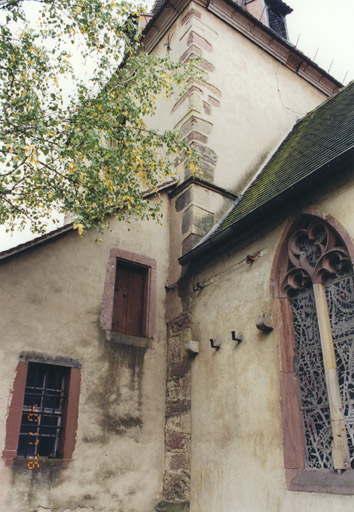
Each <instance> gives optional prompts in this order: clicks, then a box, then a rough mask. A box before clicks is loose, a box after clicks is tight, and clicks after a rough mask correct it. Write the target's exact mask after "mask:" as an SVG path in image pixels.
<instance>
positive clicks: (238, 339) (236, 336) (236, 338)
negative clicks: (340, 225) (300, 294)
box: [231, 331, 243, 347]
mask: <svg viewBox="0 0 354 512" xmlns="http://www.w3.org/2000/svg"><path fill="white" fill-rule="evenodd" d="M231 339H232V340H233V341H236V342H237V345H236V347H237V346H238V345H239V344H240V343H241V341H243V334H242V333H240V332H238V333H237V334H236V331H231Z"/></svg>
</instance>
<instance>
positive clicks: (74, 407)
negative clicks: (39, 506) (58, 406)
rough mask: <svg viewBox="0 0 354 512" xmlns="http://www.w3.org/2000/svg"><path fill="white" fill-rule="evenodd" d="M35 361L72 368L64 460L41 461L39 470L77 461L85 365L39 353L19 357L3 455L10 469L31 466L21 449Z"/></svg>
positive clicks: (63, 451) (67, 403) (67, 405)
mask: <svg viewBox="0 0 354 512" xmlns="http://www.w3.org/2000/svg"><path fill="white" fill-rule="evenodd" d="M32 362H33V363H41V364H45V365H53V366H65V367H67V368H68V369H69V378H68V388H67V393H68V395H67V400H66V413H65V429H64V432H65V435H64V436H63V448H62V457H61V458H55V459H39V461H40V462H39V468H40V467H42V466H44V465H47V464H48V463H49V464H50V465H53V464H54V465H59V466H63V467H65V466H67V465H68V463H69V462H70V461H71V460H72V458H73V453H74V449H75V444H76V436H77V428H78V417H79V397H80V386H81V365H80V363H79V361H77V360H74V359H70V358H64V357H50V356H46V355H43V354H38V353H35V354H33V353H29V354H28V353H21V354H20V356H19V362H18V364H17V367H16V373H15V379H14V383H13V387H12V390H11V395H12V396H11V403H10V406H9V409H8V415H7V420H6V436H5V447H4V449H3V452H2V458H3V459H5V466H8V467H12V466H20V467H27V465H28V462H29V459H24V458H22V457H21V458H20V457H17V447H18V440H19V435H20V428H21V421H22V411H23V401H24V395H25V387H26V380H27V371H28V365H29V363H32Z"/></svg>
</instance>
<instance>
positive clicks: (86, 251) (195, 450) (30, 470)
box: [0, 0, 354, 512]
mask: <svg viewBox="0 0 354 512" xmlns="http://www.w3.org/2000/svg"><path fill="white" fill-rule="evenodd" d="M290 13H291V8H290V7H289V6H287V5H286V4H285V3H284V2H283V1H282V0H248V1H247V0H242V1H241V0H239V1H237V2H235V1H231V0H209V1H207V2H206V1H204V0H200V1H199V0H198V1H192V0H170V1H168V2H167V1H164V0H159V1H158V2H157V3H156V4H155V7H154V10H153V14H152V16H151V17H147V19H146V20H145V22H146V26H145V28H144V34H145V38H144V45H145V50H146V51H148V52H155V53H156V54H158V55H166V54H167V53H169V54H170V55H171V56H172V57H173V58H175V59H180V60H181V61H186V60H188V59H189V58H191V57H192V56H194V55H198V56H200V58H201V65H202V67H203V68H204V70H205V72H206V79H205V81H198V80H196V81H194V82H193V83H190V84H189V88H188V90H187V92H186V93H185V94H184V95H183V96H182V97H179V98H175V100H174V101H170V102H168V103H166V102H165V101H163V100H161V103H160V105H159V108H158V113H157V115H156V117H155V118H154V119H153V120H152V125H153V126H156V127H159V129H171V128H174V129H179V130H180V131H181V133H182V134H183V136H184V137H185V138H186V140H188V141H189V143H190V144H191V145H193V146H194V148H196V149H197V151H198V152H199V154H200V168H199V171H198V172H197V174H195V175H193V176H190V175H188V174H186V173H185V174H183V173H181V176H180V177H179V180H178V182H171V183H169V184H165V185H164V186H163V187H161V189H160V191H159V194H160V197H159V198H157V197H155V196H151V201H161V209H162V212H163V217H162V220H161V222H160V223H156V222H153V221H137V222H131V223H130V224H129V225H126V224H125V223H124V222H113V223H112V231H111V232H107V233H105V235H104V236H103V239H102V243H100V244H95V243H94V239H95V233H89V234H88V235H87V236H86V237H85V238H83V239H82V238H80V237H78V235H77V233H76V231H74V230H73V227H72V225H71V224H68V225H66V226H63V227H61V228H59V229H57V230H56V231H53V232H51V233H48V234H47V235H44V236H42V237H40V238H37V239H35V240H33V241H31V242H28V243H26V244H23V245H20V246H18V247H16V248H13V249H10V250H7V251H4V252H2V253H0V282H1V286H0V292H1V315H0V325H1V356H2V357H1V359H0V375H1V379H0V389H1V395H0V396H1V398H0V445H1V454H2V457H1V463H0V489H1V492H0V512H187V511H191V512H309V511H311V512H352V511H353V508H354V347H353V339H354V320H353V311H354V278H353V263H354V245H353V238H354V213H353V209H352V208H353V192H354V160H353V154H354V149H353V148H354V84H352V85H349V86H348V87H346V88H342V86H341V84H340V83H338V82H337V81H336V80H335V79H333V78H332V77H331V76H330V75H328V74H327V73H326V72H325V71H323V70H322V69H321V68H319V67H318V66H317V65H316V64H315V63H314V62H312V61H311V60H310V59H309V58H307V57H306V56H305V55H303V54H302V53H301V52H300V51H299V50H297V49H296V48H295V47H294V46H293V45H292V44H291V43H290V42H289V41H288V40H287V30H286V16H287V15H289V14H290Z"/></svg>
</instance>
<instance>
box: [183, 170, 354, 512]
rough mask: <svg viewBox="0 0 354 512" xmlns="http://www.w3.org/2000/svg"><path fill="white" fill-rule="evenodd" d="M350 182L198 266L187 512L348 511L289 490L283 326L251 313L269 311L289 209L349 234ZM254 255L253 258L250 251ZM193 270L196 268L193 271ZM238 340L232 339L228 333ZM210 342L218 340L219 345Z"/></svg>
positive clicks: (346, 501) (345, 500) (343, 500)
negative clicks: (259, 324) (308, 212)
mask: <svg viewBox="0 0 354 512" xmlns="http://www.w3.org/2000/svg"><path fill="white" fill-rule="evenodd" d="M353 186H354V182H353V179H352V176H350V175H347V177H346V178H343V179H342V180H341V183H340V184H337V185H336V186H334V185H333V183H332V185H331V187H328V189H327V191H324V192H323V193H321V195H318V196H317V197H315V198H313V199H312V200H311V202H307V203H306V202H304V203H303V204H302V205H296V204H294V207H293V209H292V210H291V211H290V210H288V212H287V213H286V214H285V215H284V214H283V213H280V212H279V214H280V216H281V219H282V220H280V221H279V223H276V222H275V223H274V222H273V227H272V228H271V229H268V231H267V232H259V233H257V234H255V235H253V236H252V238H251V240H250V241H249V243H247V245H246V244H241V245H240V244H238V246H236V247H233V248H230V249H228V250H227V251H223V253H222V254H219V255H218V256H217V257H214V258H209V259H208V260H207V261H206V262H204V263H203V264H202V263H201V262H200V261H199V262H198V265H196V266H195V267H194V271H195V272H196V274H195V275H194V276H193V284H192V286H191V289H194V291H193V292H192V301H193V307H192V318H193V320H192V339H194V340H198V341H199V342H200V349H199V354H198V355H197V356H195V359H194V360H193V361H192V409H191V418H192V434H191V435H192V452H191V453H192V456H191V467H192V498H191V511H192V512H236V511H240V512H241V511H242V512H254V511H257V512H310V511H311V512H322V511H324V510H325V511H326V512H349V511H351V510H352V509H353V499H354V498H353V496H341V495H330V494H319V493H308V492H291V491H288V490H287V488H286V481H285V470H284V461H283V447H282V428H281V416H280V403H279V402H280V396H279V372H280V362H279V358H280V354H279V341H280V340H279V332H278V327H279V326H278V325H277V324H276V323H275V325H274V331H272V332H271V333H269V334H265V333H262V332H261V331H259V330H257V328H256V316H258V315H259V314H260V313H273V312H274V303H273V300H275V299H273V298H272V296H271V293H270V277H271V267H272V263H273V258H274V255H275V251H276V248H277V245H278V243H279V240H280V237H281V234H282V232H283V229H284V227H285V221H286V218H287V215H288V214H290V213H296V212H300V211H301V209H302V208H303V207H311V208H319V209H320V210H321V211H323V212H324V213H325V214H328V215H331V216H333V217H334V218H335V219H336V220H337V221H338V222H339V223H341V224H342V226H343V227H344V228H345V229H346V230H347V231H348V233H349V235H350V236H351V237H352V238H354V218H353V213H352V210H351V208H350V204H351V198H352V195H353ZM257 252H259V253H260V255H259V257H257V258H256V259H255V261H254V262H253V263H252V264H247V263H246V257H247V255H254V254H256V253H257ZM198 269H199V271H198ZM232 331H235V332H236V335H238V334H239V333H241V334H242V336H243V341H242V342H241V343H240V344H239V345H237V344H236V342H235V341H233V340H232V336H231V332H232ZM210 339H214V340H219V341H220V342H221V347H220V349H219V350H215V349H213V348H211V346H210V341H209V340H210Z"/></svg>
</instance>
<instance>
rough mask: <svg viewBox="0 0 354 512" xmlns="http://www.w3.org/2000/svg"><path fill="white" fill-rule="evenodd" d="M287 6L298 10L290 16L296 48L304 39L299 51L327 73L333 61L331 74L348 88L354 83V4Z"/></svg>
mask: <svg viewBox="0 0 354 512" xmlns="http://www.w3.org/2000/svg"><path fill="white" fill-rule="evenodd" d="M286 3H287V4H288V5H289V6H290V7H291V8H292V9H294V11H293V12H292V13H291V14H289V15H288V16H287V24H288V31H289V36H290V42H291V43H293V44H296V42H297V40H298V37H299V35H300V37H299V42H298V45H297V46H298V48H299V50H301V51H302V52H303V53H305V54H306V55H307V56H308V57H310V58H311V59H314V60H315V62H316V64H318V65H319V66H321V67H322V68H323V69H324V70H325V71H328V70H329V68H330V66H331V63H332V61H333V64H332V66H331V69H330V74H331V75H333V76H334V77H335V78H336V79H337V80H339V81H340V82H342V83H344V84H345V85H346V84H348V83H349V82H350V81H351V80H353V79H354V55H353V50H354V30H353V22H354V0H287V1H286ZM317 49H318V52H317ZM316 52H317V56H316V57H315V55H316ZM314 57H315V58H314ZM346 73H347V76H346V79H345V81H344V82H343V80H344V77H345V75H346Z"/></svg>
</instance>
